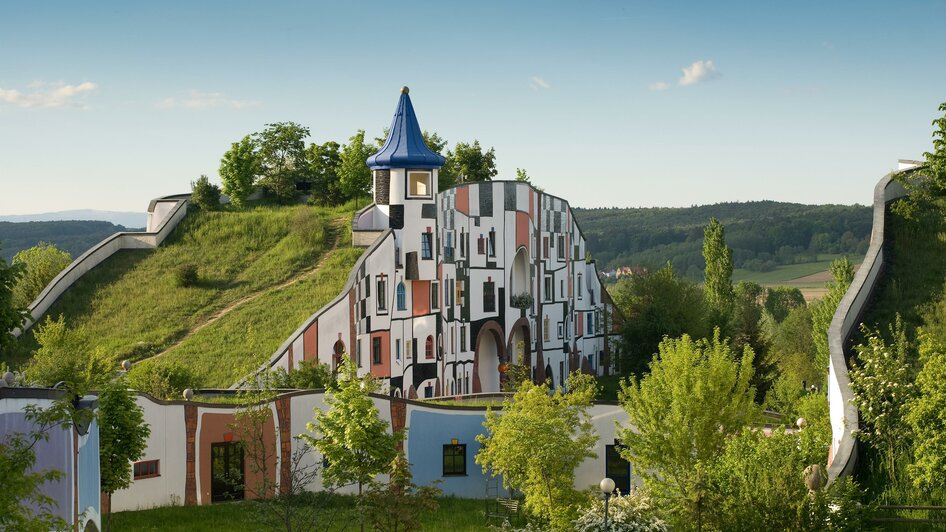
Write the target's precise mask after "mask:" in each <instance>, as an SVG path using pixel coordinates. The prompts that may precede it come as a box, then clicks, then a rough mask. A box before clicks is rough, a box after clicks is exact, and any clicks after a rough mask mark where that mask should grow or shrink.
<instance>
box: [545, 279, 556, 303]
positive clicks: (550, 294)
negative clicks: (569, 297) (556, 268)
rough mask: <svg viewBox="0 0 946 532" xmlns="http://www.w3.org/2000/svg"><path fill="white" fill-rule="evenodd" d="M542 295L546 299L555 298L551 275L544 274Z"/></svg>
mask: <svg viewBox="0 0 946 532" xmlns="http://www.w3.org/2000/svg"><path fill="white" fill-rule="evenodd" d="M543 295H545V300H546V301H552V299H554V298H555V293H554V292H553V291H552V276H551V275H546V276H545V290H543Z"/></svg>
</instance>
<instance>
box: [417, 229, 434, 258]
mask: <svg viewBox="0 0 946 532" xmlns="http://www.w3.org/2000/svg"><path fill="white" fill-rule="evenodd" d="M433 249H434V235H433V233H430V232H427V233H421V234H420V258H422V259H424V260H430V259H432V258H434V252H433Z"/></svg>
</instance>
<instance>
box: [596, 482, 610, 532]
mask: <svg viewBox="0 0 946 532" xmlns="http://www.w3.org/2000/svg"><path fill="white" fill-rule="evenodd" d="M598 487H599V488H600V489H601V493H603V494H604V532H608V502H609V501H610V500H611V494H612V493H614V481H613V480H611V479H610V478H608V477H605V478H603V479H601V482H600V483H599V484H598Z"/></svg>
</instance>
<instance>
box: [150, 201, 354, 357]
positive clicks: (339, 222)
mask: <svg viewBox="0 0 946 532" xmlns="http://www.w3.org/2000/svg"><path fill="white" fill-rule="evenodd" d="M345 222H346V220H345V219H344V218H335V219H334V220H332V222H331V224H330V225H329V230H330V231H332V233H333V234H334V238H333V239H332V245H331V247H329V248H328V249H326V250H325V251H324V252H323V253H322V258H320V259H319V262H317V263H316V264H315V266H313V267H311V268H309V269H307V270H303V271H301V272H299V274H298V275H296V276H295V277H292V278H291V279H289V280H287V281H285V282H284V283H282V284H280V285H277V286H273V287H270V288H266V289H264V290H260V291H259V292H254V293H252V294H249V295H247V296H243V297H242V298H240V299H237V300H236V301H234V302H232V303H230V304H229V305H227V306H225V307H223V308H222V309H220V310H218V311H217V312H215V313H213V314H212V315H211V316H210V317H209V318H207V319H206V320H204V321H202V322H201V323H199V324H198V325H197V326H196V327H194V328H193V329H191V330H190V331H188V332H187V334H185V335H184V336H183V337H181V339H180V340H178V341H176V342H174V343H173V344H171V345H169V346H168V347H167V348H165V349H164V350H163V351H161V352H160V353H158V354H156V355H152V356H150V357H148V358H143V359H141V360H139V361H138V362H144V361H145V360H151V359H155V358H158V357H160V356H162V355H164V354H166V353H168V352H170V351H173V350H174V349H176V348H177V347H178V346H180V345H181V344H183V343H184V342H186V341H187V340H188V339H189V338H190V337H191V336H194V335H195V334H197V333H198V332H200V331H201V330H203V329H204V328H206V327H209V326H210V325H213V324H214V323H216V322H217V321H218V320H220V319H221V318H223V317H224V316H226V315H227V314H229V313H231V312H233V311H234V310H236V309H238V308H240V307H242V306H243V305H246V304H247V303H250V302H251V301H254V300H256V299H257V298H260V297H262V296H264V295H266V294H269V293H271V292H275V291H277V290H282V289H284V288H287V287H290V286H292V285H294V284H296V283H298V282H300V281H304V280H305V279H308V278H309V277H312V276H313V275H315V274H316V273H318V271H319V270H320V269H321V268H322V266H324V265H325V262H326V261H327V260H328V259H329V257H330V256H331V255H332V253H334V252H335V250H337V249H338V244H339V242H340V241H341V239H342V231H344V228H345Z"/></svg>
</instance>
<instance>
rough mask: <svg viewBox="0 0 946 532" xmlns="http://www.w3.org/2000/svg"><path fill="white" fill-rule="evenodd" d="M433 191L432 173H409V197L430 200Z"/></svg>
mask: <svg viewBox="0 0 946 532" xmlns="http://www.w3.org/2000/svg"><path fill="white" fill-rule="evenodd" d="M432 192H433V189H432V188H431V186H430V172H413V171H412V172H408V173H407V197H409V198H429V197H431V194H432Z"/></svg>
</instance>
